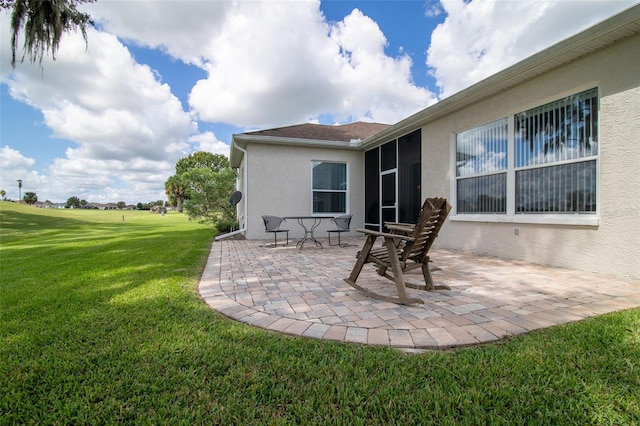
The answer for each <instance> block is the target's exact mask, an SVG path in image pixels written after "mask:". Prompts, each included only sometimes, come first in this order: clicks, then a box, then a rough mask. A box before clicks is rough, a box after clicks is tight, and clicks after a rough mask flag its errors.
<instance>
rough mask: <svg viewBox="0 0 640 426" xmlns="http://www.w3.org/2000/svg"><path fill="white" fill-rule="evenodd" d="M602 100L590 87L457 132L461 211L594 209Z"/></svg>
mask: <svg viewBox="0 0 640 426" xmlns="http://www.w3.org/2000/svg"><path fill="white" fill-rule="evenodd" d="M598 107H599V106H598V90H597V89H591V90H587V91H584V92H581V93H577V94H575V95H571V96H567V97H565V98H562V99H559V100H557V101H554V102H551V103H548V104H545V105H542V106H539V107H536V108H532V109H529V110H527V111H523V112H520V113H517V114H514V115H513V126H512V127H510V124H509V122H510V119H511V117H508V118H503V119H500V120H498V121H494V122H492V123H488V124H485V125H482V126H479V127H476V128H473V129H470V130H467V131H465V132H462V133H459V134H457V135H456V140H455V148H456V149H455V151H456V153H455V155H456V157H455V166H456V178H455V179H456V182H455V183H456V185H455V191H456V200H457V206H456V211H457V213H458V214H487V213H491V214H509V215H513V214H538V213H543V214H567V213H572V214H576V213H591V214H593V213H595V212H596V211H597V202H596V200H597V197H596V196H597V194H596V189H597V161H598Z"/></svg>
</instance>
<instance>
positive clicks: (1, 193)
mask: <svg viewBox="0 0 640 426" xmlns="http://www.w3.org/2000/svg"><path fill="white" fill-rule="evenodd" d="M6 196H7V191H5V190H4V189H0V197H2V199H3V200H6V198H5V197H6Z"/></svg>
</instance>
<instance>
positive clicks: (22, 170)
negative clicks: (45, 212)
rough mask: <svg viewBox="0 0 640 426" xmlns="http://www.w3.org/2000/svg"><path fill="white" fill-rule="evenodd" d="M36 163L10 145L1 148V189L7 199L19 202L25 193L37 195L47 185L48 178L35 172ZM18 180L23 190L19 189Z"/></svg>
mask: <svg viewBox="0 0 640 426" xmlns="http://www.w3.org/2000/svg"><path fill="white" fill-rule="evenodd" d="M35 162H36V161H35V160H34V159H33V158H29V157H25V156H24V155H22V153H21V152H20V151H18V150H16V149H14V148H11V147H10V146H8V145H4V146H3V147H1V148H0V189H3V190H5V191H6V197H7V199H11V200H18V199H19V198H20V195H24V193H25V192H35V193H36V195H37V194H38V191H39V189H40V188H41V187H42V186H43V185H46V183H47V178H46V176H41V175H39V174H38V173H37V172H36V171H34V170H33V167H34V165H35ZM18 179H20V180H22V189H21V190H20V189H19V188H18ZM20 192H22V194H20Z"/></svg>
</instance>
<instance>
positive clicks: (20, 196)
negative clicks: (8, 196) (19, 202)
mask: <svg viewBox="0 0 640 426" xmlns="http://www.w3.org/2000/svg"><path fill="white" fill-rule="evenodd" d="M21 198H22V179H18V199H21Z"/></svg>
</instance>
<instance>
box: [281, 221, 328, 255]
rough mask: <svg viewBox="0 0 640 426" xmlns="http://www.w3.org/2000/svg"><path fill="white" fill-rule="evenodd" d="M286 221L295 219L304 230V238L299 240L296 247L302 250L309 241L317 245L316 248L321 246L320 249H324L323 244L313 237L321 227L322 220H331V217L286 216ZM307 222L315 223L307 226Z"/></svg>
mask: <svg viewBox="0 0 640 426" xmlns="http://www.w3.org/2000/svg"><path fill="white" fill-rule="evenodd" d="M285 219H295V220H297V221H298V224H299V225H300V226H301V227H302V229H303V230H304V236H303V237H302V238H300V239H299V240H298V242H297V243H296V247H297V246H300V250H302V247H303V246H304V243H306V242H307V241H313V242H314V243H316V247H317V246H320V248H323V247H322V243H321V242H320V241H318V240H316V238H315V237H314V236H313V231H314V230H315V229H316V228H317V227H318V226H319V225H320V223H321V222H322V219H331V218H330V217H323V216H285ZM305 220H307V221H313V222H309V223H308V224H305Z"/></svg>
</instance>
